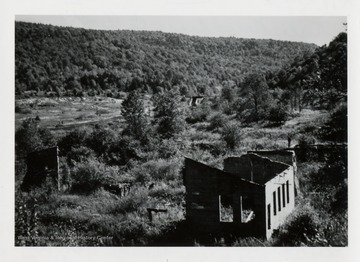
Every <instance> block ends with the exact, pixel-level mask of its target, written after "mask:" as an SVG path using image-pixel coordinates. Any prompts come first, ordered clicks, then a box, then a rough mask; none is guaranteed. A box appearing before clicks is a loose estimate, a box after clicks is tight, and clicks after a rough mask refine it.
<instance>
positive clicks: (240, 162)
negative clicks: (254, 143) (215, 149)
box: [224, 154, 288, 184]
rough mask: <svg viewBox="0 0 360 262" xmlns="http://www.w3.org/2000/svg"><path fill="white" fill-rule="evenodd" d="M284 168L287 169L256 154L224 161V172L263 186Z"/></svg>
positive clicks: (281, 164)
mask: <svg viewBox="0 0 360 262" xmlns="http://www.w3.org/2000/svg"><path fill="white" fill-rule="evenodd" d="M286 168H288V165H286V164H283V163H279V162H274V161H271V160H270V159H268V158H263V157H260V156H258V155H256V154H247V155H243V156H241V157H230V158H227V159H225V161H224V171H226V172H229V173H233V174H237V175H239V176H240V177H241V178H244V179H247V180H250V181H254V182H256V183H261V184H264V183H265V182H266V181H267V180H269V179H271V178H272V177H273V176H275V175H277V174H279V173H281V172H282V171H283V170H285V169H286Z"/></svg>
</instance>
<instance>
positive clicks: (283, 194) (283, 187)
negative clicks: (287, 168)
mask: <svg viewBox="0 0 360 262" xmlns="http://www.w3.org/2000/svg"><path fill="white" fill-rule="evenodd" d="M281 189H282V202H283V207H285V184H282V185H281Z"/></svg>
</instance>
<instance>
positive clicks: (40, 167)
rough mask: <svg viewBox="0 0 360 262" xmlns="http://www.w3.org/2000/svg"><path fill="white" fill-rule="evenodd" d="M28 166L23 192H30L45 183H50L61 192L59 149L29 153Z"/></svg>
mask: <svg viewBox="0 0 360 262" xmlns="http://www.w3.org/2000/svg"><path fill="white" fill-rule="evenodd" d="M26 164H27V172H26V174H25V177H24V180H23V183H22V184H21V189H22V190H24V191H28V190H30V189H31V188H34V187H39V186H41V185H43V184H45V183H46V184H48V183H50V184H51V185H52V186H53V187H54V188H56V189H57V190H60V179H59V149H58V147H52V148H47V149H44V150H39V151H35V152H31V153H29V154H28V155H27V159H26Z"/></svg>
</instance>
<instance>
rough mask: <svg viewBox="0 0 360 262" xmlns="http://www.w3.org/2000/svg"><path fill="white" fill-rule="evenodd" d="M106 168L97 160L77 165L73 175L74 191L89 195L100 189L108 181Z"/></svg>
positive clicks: (89, 160)
mask: <svg viewBox="0 0 360 262" xmlns="http://www.w3.org/2000/svg"><path fill="white" fill-rule="evenodd" d="M105 172H106V167H105V165H104V164H103V163H100V162H98V161H97V160H95V159H88V160H87V161H86V162H81V163H76V164H75V166H74V168H73V170H72V174H71V178H72V188H71V189H72V191H74V192H79V193H89V192H91V191H94V190H95V189H97V188H100V187H102V186H103V184H105V181H106V176H105Z"/></svg>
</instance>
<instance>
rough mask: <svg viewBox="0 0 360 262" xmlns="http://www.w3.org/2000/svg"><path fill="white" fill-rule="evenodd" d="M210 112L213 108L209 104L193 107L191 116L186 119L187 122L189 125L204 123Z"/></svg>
mask: <svg viewBox="0 0 360 262" xmlns="http://www.w3.org/2000/svg"><path fill="white" fill-rule="evenodd" d="M210 112H211V108H210V105H209V104H208V103H203V104H201V105H199V106H195V107H192V108H191V110H190V116H188V117H187V118H186V122H188V123H189V124H195V123H198V122H204V121H205V120H206V118H207V117H208V115H209V114H210Z"/></svg>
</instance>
